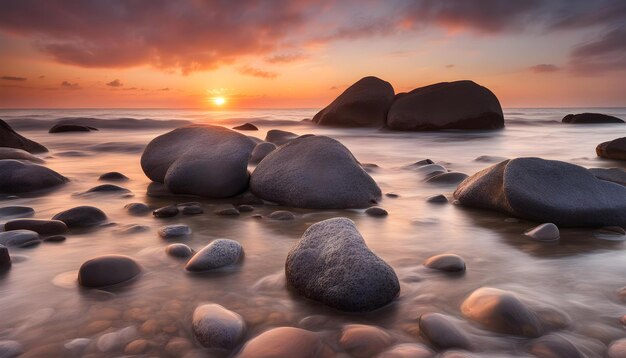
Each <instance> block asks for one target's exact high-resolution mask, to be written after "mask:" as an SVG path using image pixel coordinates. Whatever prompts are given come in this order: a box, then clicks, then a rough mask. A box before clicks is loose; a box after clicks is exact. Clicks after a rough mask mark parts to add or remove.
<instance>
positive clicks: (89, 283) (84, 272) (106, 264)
mask: <svg viewBox="0 0 626 358" xmlns="http://www.w3.org/2000/svg"><path fill="white" fill-rule="evenodd" d="M140 272H141V267H140V266H139V264H138V263H137V262H136V261H135V260H134V259H132V258H131V257H128V256H122V255H104V256H99V257H96V258H94V259H91V260H89V261H86V262H85V263H83V264H82V265H81V266H80V269H79V270H78V283H79V284H80V285H81V286H85V287H105V286H112V285H116V284H118V283H122V282H125V281H128V280H130V279H132V278H134V277H135V276H137V275H139V273H140Z"/></svg>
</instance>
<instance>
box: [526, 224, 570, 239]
mask: <svg viewBox="0 0 626 358" xmlns="http://www.w3.org/2000/svg"><path fill="white" fill-rule="evenodd" d="M524 235H526V236H528V237H530V238H531V239H533V240H536V241H543V242H549V241H556V240H558V239H559V238H560V237H561V234H560V233H559V228H558V227H557V226H556V225H554V224H552V223H545V224H541V225H539V226H536V227H534V228H532V229H530V230H528V231H526V232H525V233H524Z"/></svg>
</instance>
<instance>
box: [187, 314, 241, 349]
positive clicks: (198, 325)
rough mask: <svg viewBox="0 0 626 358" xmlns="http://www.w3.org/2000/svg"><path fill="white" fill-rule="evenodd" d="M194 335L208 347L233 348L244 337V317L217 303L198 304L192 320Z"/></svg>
mask: <svg viewBox="0 0 626 358" xmlns="http://www.w3.org/2000/svg"><path fill="white" fill-rule="evenodd" d="M191 327H192V329H193V333H194V336H195V337H196V339H197V340H198V342H200V344H202V345H203V346H204V347H206V348H219V349H226V350H230V349H233V348H234V347H235V346H236V345H237V344H238V343H239V341H240V340H241V338H243V335H244V334H245V331H246V323H245V322H244V320H243V318H242V317H241V316H240V315H239V314H237V313H235V312H233V311H229V310H227V309H226V308H224V307H222V306H220V305H217V304H206V305H202V306H198V307H197V308H196V309H195V310H194V311H193V317H192V322H191Z"/></svg>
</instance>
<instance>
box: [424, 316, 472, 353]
mask: <svg viewBox="0 0 626 358" xmlns="http://www.w3.org/2000/svg"><path fill="white" fill-rule="evenodd" d="M419 328H420V333H421V334H422V335H423V336H424V337H425V338H426V339H428V340H429V341H430V342H431V343H432V344H433V345H434V346H436V347H438V348H441V349H449V348H461V349H467V350H471V343H470V338H469V337H468V336H467V334H465V332H463V331H462V330H461V329H459V328H458V327H457V325H456V323H455V322H454V320H453V319H452V318H451V317H448V316H446V315H443V314H440V313H425V314H423V315H422V316H421V317H420V320H419Z"/></svg>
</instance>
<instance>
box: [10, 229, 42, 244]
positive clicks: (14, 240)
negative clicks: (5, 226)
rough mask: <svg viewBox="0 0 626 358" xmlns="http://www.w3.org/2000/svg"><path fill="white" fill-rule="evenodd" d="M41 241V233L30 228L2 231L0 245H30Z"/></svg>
mask: <svg viewBox="0 0 626 358" xmlns="http://www.w3.org/2000/svg"><path fill="white" fill-rule="evenodd" d="M40 242H41V239H40V238H39V234H38V233H36V232H34V231H30V230H13V231H5V232H0V245H4V246H7V247H10V246H13V247H28V246H33V245H37V244H39V243H40Z"/></svg>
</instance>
